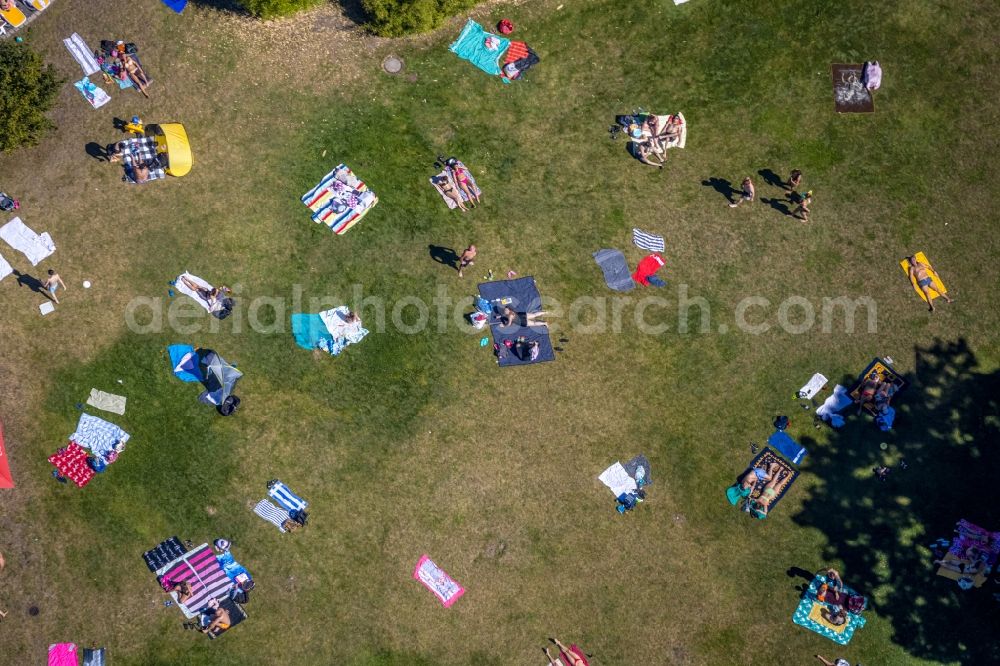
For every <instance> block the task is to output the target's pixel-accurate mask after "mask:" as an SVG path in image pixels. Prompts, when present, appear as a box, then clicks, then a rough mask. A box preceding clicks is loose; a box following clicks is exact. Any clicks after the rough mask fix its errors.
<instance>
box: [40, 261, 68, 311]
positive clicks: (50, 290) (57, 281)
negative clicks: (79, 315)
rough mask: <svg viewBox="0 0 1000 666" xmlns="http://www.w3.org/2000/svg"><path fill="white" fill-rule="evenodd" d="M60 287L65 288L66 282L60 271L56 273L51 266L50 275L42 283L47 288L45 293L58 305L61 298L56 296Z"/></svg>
mask: <svg viewBox="0 0 1000 666" xmlns="http://www.w3.org/2000/svg"><path fill="white" fill-rule="evenodd" d="M60 287H62V288H63V289H65V288H66V283H65V282H63V280H62V278H61V277H59V273H56V272H55V271H54V270H52V269H51V268H50V269H49V276H48V277H47V278H45V282H43V283H42V288H43V289H45V295H46V296H48V297H49V298H50V299H52V301H53V302H54V303H55V304H56V305H58V304H59V299H58V298H57V297H56V289H59V288H60Z"/></svg>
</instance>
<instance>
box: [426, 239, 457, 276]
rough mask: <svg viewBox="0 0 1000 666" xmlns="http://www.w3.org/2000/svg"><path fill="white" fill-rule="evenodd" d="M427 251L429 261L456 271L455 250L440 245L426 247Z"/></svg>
mask: <svg viewBox="0 0 1000 666" xmlns="http://www.w3.org/2000/svg"><path fill="white" fill-rule="evenodd" d="M427 249H428V251H429V252H430V253H431V259H433V260H434V261H436V262H438V263H439V264H444V265H445V266H450V267H451V268H454V269H455V270H456V271H457V270H458V254H456V253H455V250H453V249H452V248H450V247H442V246H440V245H428V246H427Z"/></svg>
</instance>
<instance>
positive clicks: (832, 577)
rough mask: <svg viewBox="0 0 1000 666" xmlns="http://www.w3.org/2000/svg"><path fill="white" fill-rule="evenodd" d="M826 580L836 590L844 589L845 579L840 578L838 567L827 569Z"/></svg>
mask: <svg viewBox="0 0 1000 666" xmlns="http://www.w3.org/2000/svg"><path fill="white" fill-rule="evenodd" d="M826 582H827V583H828V584H829V585H830V589H832V590H834V591H835V592H840V591H842V590H843V589H844V581H843V580H842V579H841V578H840V572H839V571H837V570H836V569H832V568H831V569H827V570H826Z"/></svg>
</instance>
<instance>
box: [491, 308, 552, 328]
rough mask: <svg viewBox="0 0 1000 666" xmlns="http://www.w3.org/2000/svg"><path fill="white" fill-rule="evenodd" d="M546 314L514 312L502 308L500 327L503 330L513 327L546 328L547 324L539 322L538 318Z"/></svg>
mask: <svg viewBox="0 0 1000 666" xmlns="http://www.w3.org/2000/svg"><path fill="white" fill-rule="evenodd" d="M546 314H548V313H547V312H545V311H544V310H539V311H538V312H515V311H514V310H512V309H511V308H509V307H504V309H503V314H502V315H500V326H502V327H503V328H509V327H511V326H514V325H515V324H516V325H517V326H525V327H531V326H543V327H546V328H548V325H549V324H548V322H545V321H539V320H538V317H544V316H545V315H546Z"/></svg>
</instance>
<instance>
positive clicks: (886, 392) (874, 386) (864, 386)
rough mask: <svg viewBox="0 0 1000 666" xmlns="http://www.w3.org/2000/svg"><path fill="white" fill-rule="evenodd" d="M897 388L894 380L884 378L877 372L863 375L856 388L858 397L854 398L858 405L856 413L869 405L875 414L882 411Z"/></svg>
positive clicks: (887, 405)
mask: <svg viewBox="0 0 1000 666" xmlns="http://www.w3.org/2000/svg"><path fill="white" fill-rule="evenodd" d="M897 390H898V387H897V386H896V384H895V382H893V381H891V380H887V379H884V378H883V377H882V376H880V375H878V374H874V375H872V376H868V377H865V379H864V380H863V381H862V382H861V387H860V389H859V390H858V397H857V398H856V399H855V402H856V403H857V405H858V414H860V413H861V410H863V409H865V407H871V408H872V409H873V410H874V411H875V413H876V414H881V413H883V412H884V411H886V408H888V407H889V403H890V401H892V397H893V396H894V395H896V391H897Z"/></svg>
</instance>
